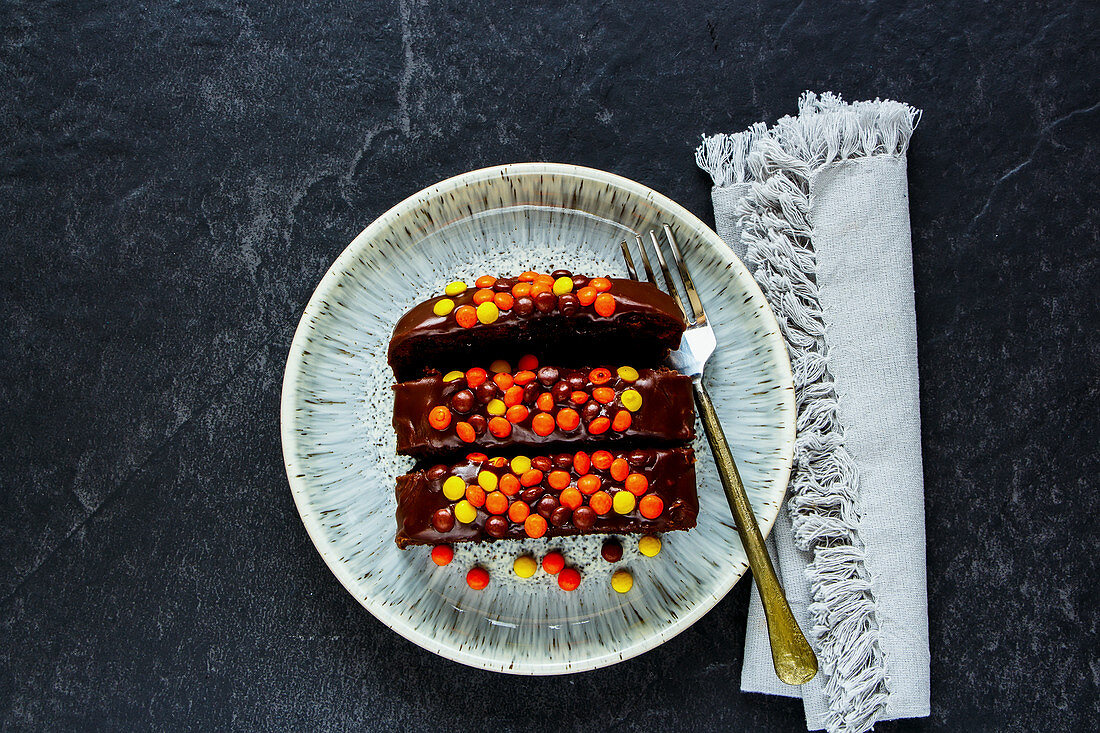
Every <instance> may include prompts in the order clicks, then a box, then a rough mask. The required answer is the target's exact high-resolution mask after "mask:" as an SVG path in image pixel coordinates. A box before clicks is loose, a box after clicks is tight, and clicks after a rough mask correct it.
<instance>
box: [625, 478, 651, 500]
mask: <svg viewBox="0 0 1100 733" xmlns="http://www.w3.org/2000/svg"><path fill="white" fill-rule="evenodd" d="M623 486H624V487H625V488H626V490H627V491H629V492H630V493H631V494H634V496H641V495H642V494H644V493H645V490H646V489H648V488H649V479H647V478H646V477H645V476H643V475H642V474H640V473H632V474H630V475H629V476H627V477H626V481H625V482H624V483H623Z"/></svg>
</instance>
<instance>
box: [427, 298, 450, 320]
mask: <svg viewBox="0 0 1100 733" xmlns="http://www.w3.org/2000/svg"><path fill="white" fill-rule="evenodd" d="M454 309H455V302H454V301H453V300H451V299H450V298H440V299H439V300H437V301H435V305H433V306H432V313H435V314H436V315H437V316H445V315H447V314H448V313H450V312H451V311H453V310H454Z"/></svg>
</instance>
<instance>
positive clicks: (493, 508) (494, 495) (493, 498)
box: [485, 491, 508, 514]
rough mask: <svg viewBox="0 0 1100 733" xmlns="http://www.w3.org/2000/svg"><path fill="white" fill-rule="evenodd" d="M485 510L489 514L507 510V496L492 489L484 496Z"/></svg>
mask: <svg viewBox="0 0 1100 733" xmlns="http://www.w3.org/2000/svg"><path fill="white" fill-rule="evenodd" d="M485 511H487V512H489V513H490V514H504V513H505V512H507V511H508V497H507V496H505V495H504V494H503V493H502V492H500V491H493V492H491V493H489V494H488V495H487V496H486V497H485Z"/></svg>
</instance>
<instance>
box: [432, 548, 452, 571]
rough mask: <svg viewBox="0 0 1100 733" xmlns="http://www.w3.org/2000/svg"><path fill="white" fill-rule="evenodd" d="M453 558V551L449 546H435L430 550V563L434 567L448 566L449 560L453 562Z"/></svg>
mask: <svg viewBox="0 0 1100 733" xmlns="http://www.w3.org/2000/svg"><path fill="white" fill-rule="evenodd" d="M454 557H455V551H454V550H453V549H451V546H450V545H436V546H435V547H433V548H432V562H434V563H435V564H436V565H439V566H443V565H448V564H450V562H451V560H454Z"/></svg>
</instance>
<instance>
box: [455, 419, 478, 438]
mask: <svg viewBox="0 0 1100 733" xmlns="http://www.w3.org/2000/svg"><path fill="white" fill-rule="evenodd" d="M455 433H457V434H458V438H459V440H461V441H462V442H463V443H473V442H474V441H475V440H477V432H476V431H475V430H474V426H473V425H471V424H470V423H468V422H460V423H458V424H457V425H455Z"/></svg>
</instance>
